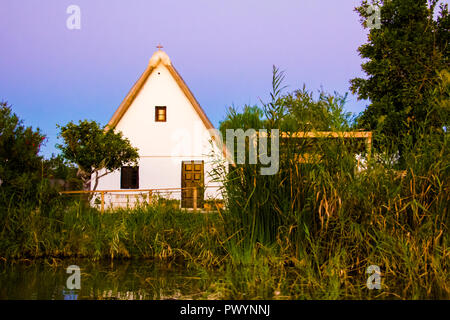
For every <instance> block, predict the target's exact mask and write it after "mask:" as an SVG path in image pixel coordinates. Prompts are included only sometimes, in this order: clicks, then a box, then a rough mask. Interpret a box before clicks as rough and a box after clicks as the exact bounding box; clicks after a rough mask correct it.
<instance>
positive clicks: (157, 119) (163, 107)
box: [155, 106, 167, 122]
mask: <svg viewBox="0 0 450 320" xmlns="http://www.w3.org/2000/svg"><path fill="white" fill-rule="evenodd" d="M159 110H164V120H159V117H158V116H159ZM155 122H167V106H155Z"/></svg>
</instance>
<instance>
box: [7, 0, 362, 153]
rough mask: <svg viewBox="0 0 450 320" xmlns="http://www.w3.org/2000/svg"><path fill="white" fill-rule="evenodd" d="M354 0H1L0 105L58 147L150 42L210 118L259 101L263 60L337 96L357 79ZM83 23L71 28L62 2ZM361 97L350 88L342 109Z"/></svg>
mask: <svg viewBox="0 0 450 320" xmlns="http://www.w3.org/2000/svg"><path fill="white" fill-rule="evenodd" d="M359 2H360V1H359V0H339V1H336V0H320V1H319V0H276V1H275V0H270V1H269V0H226V1H224V0H189V1H185V0H183V1H181V0H177V1H175V0H70V1H66V0H40V1H35V0H2V1H1V2H0V14H1V19H0V46H1V50H0V70H1V71H0V72H1V77H0V101H2V100H3V101H8V102H9V104H11V105H12V108H13V111H14V112H15V113H17V115H18V116H19V117H20V118H21V119H23V120H24V122H25V124H26V125H32V126H33V127H39V128H41V130H42V131H43V132H44V133H45V134H46V135H47V137H48V138H49V139H48V142H47V143H46V145H45V146H44V147H43V148H42V150H41V152H42V154H44V155H45V156H46V157H49V156H50V155H51V154H52V153H57V149H56V148H55V143H57V139H56V136H57V129H56V124H57V123H58V124H66V123H67V122H69V121H71V120H73V121H76V122H77V121H78V120H80V119H90V120H96V121H98V122H100V123H101V124H106V123H107V122H108V120H109V119H110V117H111V116H112V114H113V113H114V111H115V110H116V108H117V107H118V106H119V104H120V103H121V101H122V100H123V98H124V97H125V95H126V94H127V92H128V90H129V89H130V88H131V87H132V85H133V84H134V82H135V81H136V80H137V79H138V78H139V76H140V75H141V73H142V72H143V71H144V70H145V68H146V66H147V64H148V60H149V59H150V57H151V56H152V54H153V52H154V51H155V50H157V49H156V45H157V44H158V43H159V42H160V43H161V44H162V45H163V46H164V49H163V50H164V51H165V52H166V53H167V54H168V55H169V57H170V58H171V60H172V63H173V65H174V66H175V68H177V70H178V72H179V73H180V74H181V76H182V77H183V78H184V80H185V81H186V83H187V85H188V86H189V87H190V89H191V91H192V92H193V93H194V95H195V97H196V98H197V100H198V101H199V103H200V105H201V106H202V107H203V109H204V110H205V111H206V114H207V115H208V117H209V118H210V120H211V121H212V122H213V124H214V125H216V126H218V123H219V121H221V120H223V118H224V116H225V112H226V109H227V107H228V106H230V105H232V104H233V105H235V106H237V107H240V106H243V105H245V104H251V105H254V104H259V98H262V99H263V100H266V99H267V97H268V93H269V91H270V87H271V72H272V65H274V64H275V65H276V66H278V67H280V69H282V70H285V72H286V81H285V85H288V88H287V91H293V90H295V89H298V88H300V87H302V86H303V84H306V86H307V88H308V89H310V90H313V91H315V92H317V90H318V89H320V87H323V88H324V89H325V90H326V91H329V92H331V93H332V92H333V91H338V92H339V93H345V92H348V91H349V80H350V79H352V78H354V77H356V76H363V73H362V71H361V67H360V64H361V62H362V60H361V58H360V57H359V55H358V53H357V48H358V46H360V45H361V44H363V43H364V42H366V34H367V32H366V31H365V30H363V29H362V26H361V25H360V23H359V17H358V15H357V14H356V12H354V11H353V8H354V7H355V6H356V5H357V4H359ZM72 4H74V5H78V6H79V7H80V9H81V29H80V30H69V29H68V28H67V27H66V20H67V19H68V18H69V16H70V14H67V13H66V9H67V7H68V6H69V5H72ZM365 106H366V103H365V102H363V101H357V100H356V97H354V96H352V95H349V101H348V104H347V110H348V111H351V112H355V113H359V112H361V111H362V110H363V109H364V107H365Z"/></svg>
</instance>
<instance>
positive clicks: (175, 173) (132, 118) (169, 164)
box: [97, 63, 220, 198]
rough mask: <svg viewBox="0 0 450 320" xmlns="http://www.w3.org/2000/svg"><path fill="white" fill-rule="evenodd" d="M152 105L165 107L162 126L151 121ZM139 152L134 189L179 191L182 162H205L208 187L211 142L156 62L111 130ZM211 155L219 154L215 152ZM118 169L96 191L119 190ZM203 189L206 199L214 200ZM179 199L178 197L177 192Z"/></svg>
mask: <svg viewBox="0 0 450 320" xmlns="http://www.w3.org/2000/svg"><path fill="white" fill-rule="evenodd" d="M155 106H166V107H167V122H155ZM116 130H118V131H122V133H123V135H124V136H125V137H127V138H128V139H129V140H130V142H131V144H132V146H134V147H136V148H138V149H139V155H140V160H139V189H158V188H180V187H181V162H182V161H185V160H186V161H188V160H204V161H205V186H208V185H218V184H217V183H211V182H210V177H209V175H208V172H209V171H210V170H211V166H212V164H211V160H212V159H211V158H210V157H209V156H208V155H209V154H210V153H211V151H212V147H211V143H210V142H209V140H210V139H211V137H210V134H209V133H208V131H207V129H206V127H205V126H204V124H203V122H202V121H201V119H200V117H199V115H198V114H197V112H196V111H195V109H194V107H193V106H192V105H191V104H190V102H189V100H188V99H187V97H186V96H185V95H184V93H183V91H182V90H181V89H180V88H179V86H178V84H177V83H176V81H175V80H174V79H173V78H172V76H171V74H170V71H169V70H168V69H167V68H166V67H165V66H164V65H163V64H162V63H161V64H159V66H158V67H157V68H156V69H155V70H154V71H153V72H152V74H151V75H150V77H149V78H148V79H147V82H146V83H145V84H144V86H143V88H142V89H141V91H140V92H139V94H138V95H137V97H136V98H135V99H134V101H133V103H132V104H131V105H130V107H129V109H128V110H127V111H126V113H125V114H124V115H123V117H122V119H121V120H120V121H119V123H118V124H117V126H116ZM215 152H216V154H220V152H219V150H217V148H215ZM119 189H120V170H118V171H116V172H113V173H111V174H109V175H107V176H105V177H103V178H101V179H100V181H99V184H98V187H97V190H119ZM217 196H219V195H218V193H217V189H209V188H207V189H206V194H205V198H208V197H217ZM178 198H179V194H178Z"/></svg>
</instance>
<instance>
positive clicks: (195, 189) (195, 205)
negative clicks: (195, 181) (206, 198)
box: [193, 188, 197, 212]
mask: <svg viewBox="0 0 450 320" xmlns="http://www.w3.org/2000/svg"><path fill="white" fill-rule="evenodd" d="M193 202H194V212H195V211H197V188H194V199H193Z"/></svg>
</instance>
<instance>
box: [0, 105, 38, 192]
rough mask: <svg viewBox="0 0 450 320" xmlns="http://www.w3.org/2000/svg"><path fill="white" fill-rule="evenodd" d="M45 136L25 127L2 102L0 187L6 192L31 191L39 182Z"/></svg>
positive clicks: (0, 115) (0, 111)
mask: <svg viewBox="0 0 450 320" xmlns="http://www.w3.org/2000/svg"><path fill="white" fill-rule="evenodd" d="M44 140H45V136H44V135H43V134H41V132H40V131H39V129H36V130H33V128H32V127H26V126H25V125H24V124H23V121H22V120H20V119H19V117H18V116H17V115H16V114H15V113H13V112H12V110H11V107H10V106H9V105H8V104H7V103H6V102H1V103H0V185H1V188H2V190H4V191H5V190H7V191H8V192H14V193H15V192H22V193H23V192H25V191H33V190H34V189H35V188H34V187H33V186H35V182H37V181H38V180H39V177H40V175H39V173H40V172H41V170H40V169H41V161H42V157H41V156H39V154H38V153H39V149H40V147H41V144H42V143H43V142H44Z"/></svg>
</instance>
